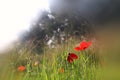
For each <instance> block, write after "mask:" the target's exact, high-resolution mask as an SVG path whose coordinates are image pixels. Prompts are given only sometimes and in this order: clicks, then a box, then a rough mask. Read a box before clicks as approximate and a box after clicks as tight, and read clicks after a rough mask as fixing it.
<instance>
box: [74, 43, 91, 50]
mask: <svg viewBox="0 0 120 80" xmlns="http://www.w3.org/2000/svg"><path fill="white" fill-rule="evenodd" d="M91 44H92V42H85V41H82V42H81V43H80V46H78V47H75V48H74V49H75V50H76V51H80V50H85V49H86V48H88V47H89V46H90V45H91Z"/></svg>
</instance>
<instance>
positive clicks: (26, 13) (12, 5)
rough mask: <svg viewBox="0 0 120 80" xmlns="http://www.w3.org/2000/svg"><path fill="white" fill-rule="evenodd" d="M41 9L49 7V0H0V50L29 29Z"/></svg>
mask: <svg viewBox="0 0 120 80" xmlns="http://www.w3.org/2000/svg"><path fill="white" fill-rule="evenodd" d="M41 9H49V4H48V0H0V12H1V13H0V50H2V49H3V48H5V47H7V45H8V44H9V43H10V42H11V41H13V40H16V39H17V38H18V34H19V33H20V32H21V31H22V30H26V29H28V28H29V25H30V22H31V20H32V19H34V18H35V17H36V14H37V13H38V12H39V11H40V10H41Z"/></svg>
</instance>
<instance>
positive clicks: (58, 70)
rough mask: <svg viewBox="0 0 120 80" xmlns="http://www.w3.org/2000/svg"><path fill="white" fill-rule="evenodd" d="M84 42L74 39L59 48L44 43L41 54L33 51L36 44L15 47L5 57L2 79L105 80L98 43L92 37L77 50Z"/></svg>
mask: <svg viewBox="0 0 120 80" xmlns="http://www.w3.org/2000/svg"><path fill="white" fill-rule="evenodd" d="M82 42H84V41H81V40H75V39H71V40H69V41H67V42H66V43H63V44H62V45H59V46H56V47H55V48H48V47H44V48H43V53H41V54H37V53H35V52H33V51H32V49H33V46H32V45H31V46H29V47H26V46H24V47H23V49H22V51H19V49H17V48H14V49H13V50H11V51H9V54H6V55H7V56H6V58H4V59H6V64H5V63H4V65H5V66H4V67H3V68H2V70H1V73H2V74H1V75H0V80H101V79H100V78H101V77H100V76H97V74H98V69H99V66H100V65H101V61H100V56H99V50H98V48H97V45H96V43H95V42H93V41H91V42H89V43H90V44H89V45H88V46H87V47H86V46H85V48H84V45H83V49H82V50H79V49H76V50H75V47H76V48H77V46H79V45H80V43H82ZM86 42H87V41H86ZM98 78H99V79H98Z"/></svg>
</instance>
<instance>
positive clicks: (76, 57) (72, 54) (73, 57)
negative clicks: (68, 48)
mask: <svg viewBox="0 0 120 80" xmlns="http://www.w3.org/2000/svg"><path fill="white" fill-rule="evenodd" d="M69 56H70V57H72V59H78V56H77V55H76V54H75V53H70V55H69Z"/></svg>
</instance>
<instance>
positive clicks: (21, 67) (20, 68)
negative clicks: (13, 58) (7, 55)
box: [18, 66, 26, 71]
mask: <svg viewBox="0 0 120 80" xmlns="http://www.w3.org/2000/svg"><path fill="white" fill-rule="evenodd" d="M25 69H26V68H25V66H19V67H18V70H19V71H24V70H25Z"/></svg>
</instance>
